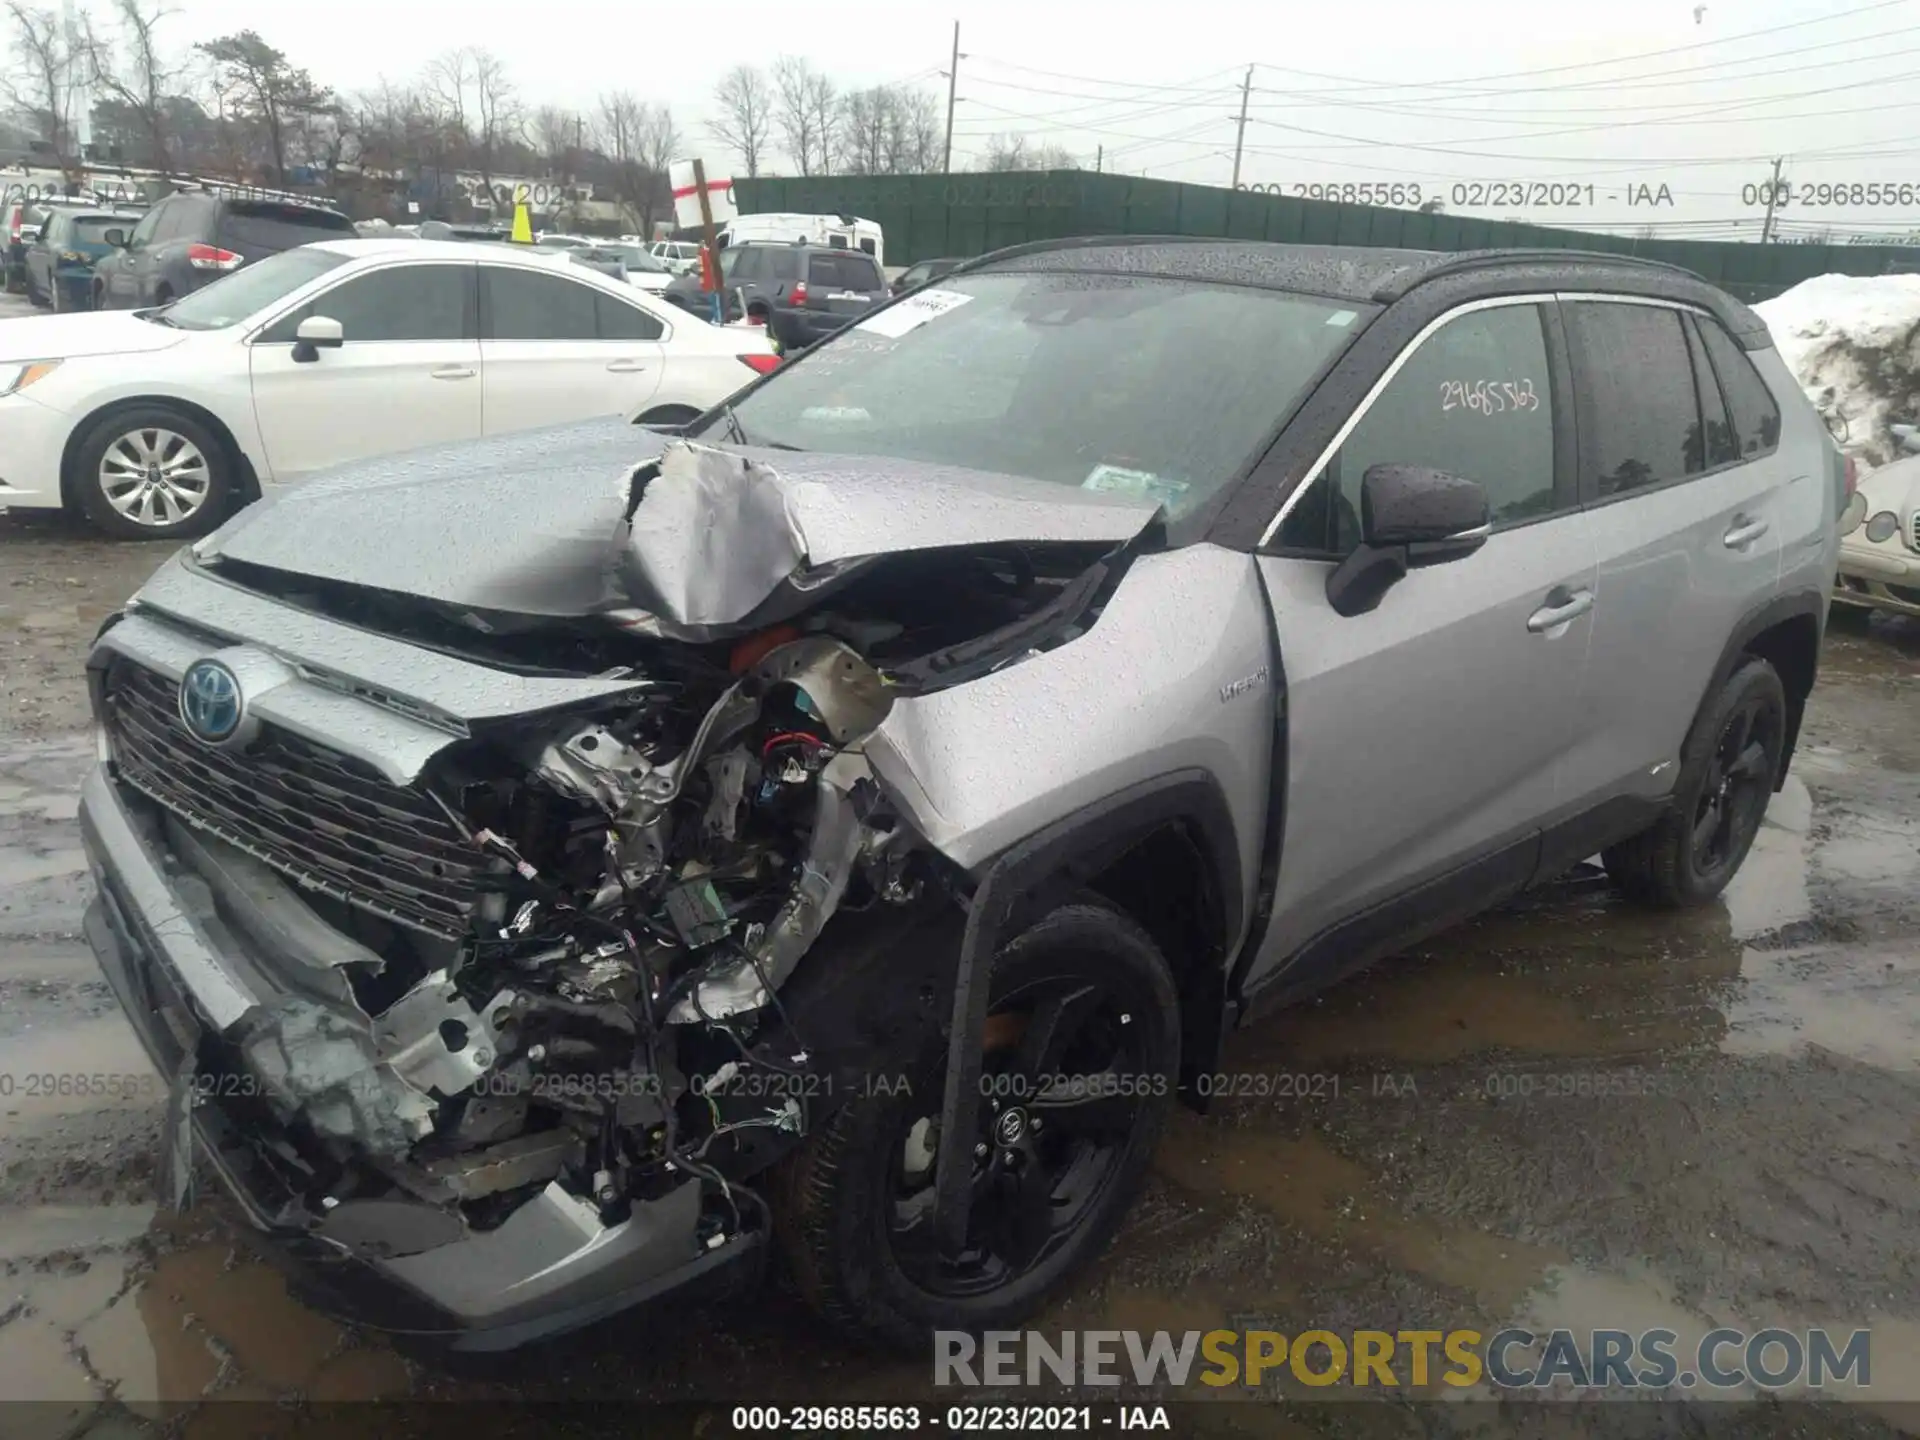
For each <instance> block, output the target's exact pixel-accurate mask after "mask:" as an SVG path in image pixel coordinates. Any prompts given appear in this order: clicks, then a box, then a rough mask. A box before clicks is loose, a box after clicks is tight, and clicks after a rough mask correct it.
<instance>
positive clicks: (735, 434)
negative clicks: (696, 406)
mask: <svg viewBox="0 0 1920 1440" xmlns="http://www.w3.org/2000/svg"><path fill="white" fill-rule="evenodd" d="M720 414H721V415H722V416H723V417H724V418H725V420H726V422H727V438H728V439H729V440H731V441H733V443H734V444H736V445H746V444H749V443H751V442H749V441H748V439H747V432H746V431H744V430H742V429H741V428H740V417H739V416H738V415H736V414H734V413H733V406H731V405H723V406H721V407H720Z"/></svg>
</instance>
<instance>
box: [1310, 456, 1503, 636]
mask: <svg viewBox="0 0 1920 1440" xmlns="http://www.w3.org/2000/svg"><path fill="white" fill-rule="evenodd" d="M1492 529H1493V523H1492V519H1491V514H1490V512H1489V510H1488V507H1487V492H1486V491H1484V490H1482V489H1481V488H1480V487H1479V486H1478V485H1477V484H1475V483H1474V482H1473V481H1471V480H1463V479H1461V478H1460V477H1459V476H1458V475H1449V474H1448V473H1447V472H1446V471H1444V470H1435V469H1432V468H1430V467H1428V466H1425V465H1372V466H1369V467H1368V469H1367V473H1366V475H1365V476H1364V477H1363V478H1362V479H1361V481H1360V544H1359V545H1358V546H1357V547H1356V548H1355V549H1354V552H1353V553H1352V554H1351V555H1349V556H1347V558H1346V559H1344V560H1342V561H1341V562H1340V563H1339V565H1337V566H1336V567H1334V570H1333V572H1332V573H1331V574H1329V575H1328V576H1327V603H1328V604H1329V605H1331V606H1332V607H1333V608H1334V611H1335V612H1336V613H1337V614H1340V615H1364V614H1366V613H1367V612H1368V611H1369V610H1372V609H1373V608H1374V607H1375V606H1377V605H1378V604H1379V603H1380V599H1381V597H1382V596H1383V595H1385V594H1386V593H1387V591H1388V590H1389V589H1391V588H1392V587H1393V586H1394V585H1395V584H1396V583H1397V582H1399V581H1400V580H1402V579H1404V578H1405V576H1406V573H1407V572H1408V571H1409V570H1417V569H1420V568H1422V567H1424V566H1427V565H1444V564H1446V563H1447V562H1448V561H1450V560H1461V559H1464V558H1465V557H1467V556H1468V555H1471V554H1473V552H1474V551H1476V550H1478V549H1479V548H1480V547H1481V546H1482V545H1484V544H1486V543H1487V536H1488V535H1489V534H1490V533H1491V532H1492Z"/></svg>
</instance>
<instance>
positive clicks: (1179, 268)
mask: <svg viewBox="0 0 1920 1440" xmlns="http://www.w3.org/2000/svg"><path fill="white" fill-rule="evenodd" d="M999 268H1007V269H1019V270H1026V271H1073V270H1078V271H1101V272H1104V273H1108V274H1121V275H1128V274H1131V275H1153V276H1158V277H1161V278H1163V279H1169V280H1197V281H1210V282H1213V283H1215V284H1226V285H1246V286H1252V287H1255V288H1258V289H1263V290H1286V291H1290V292H1293V293H1295V294H1305V295H1319V296H1324V297H1325V298H1327V299H1330V300H1345V301H1349V302H1354V303H1371V304H1376V305H1389V304H1392V303H1393V302H1394V301H1395V300H1398V299H1400V298H1401V297H1402V296H1404V295H1407V294H1408V293H1410V292H1411V291H1413V290H1414V289H1416V288H1418V287H1420V286H1422V285H1426V284H1428V283H1430V282H1433V281H1438V280H1443V279H1448V278H1452V277H1459V278H1460V279H1461V280H1462V281H1467V280H1469V279H1477V280H1479V281H1481V282H1482V285H1481V286H1480V287H1476V288H1488V287H1491V288H1492V289H1494V290H1503V289H1504V290H1515V289H1555V288H1558V289H1563V290H1566V289H1579V288H1592V289H1598V290H1605V291H1614V292H1623V293H1627V294H1644V295H1652V296H1658V297H1661V298H1666V299H1673V300H1681V301H1689V302H1691V303H1693V304H1696V305H1701V306H1704V307H1705V308H1707V309H1709V310H1711V311H1712V312H1713V313H1714V314H1715V315H1716V316H1718V317H1719V318H1720V320H1721V321H1722V322H1723V323H1725V324H1726V325H1727V327H1728V328H1729V329H1730V330H1732V331H1733V332H1734V334H1736V335H1738V336H1740V337H1741V339H1742V340H1743V341H1748V342H1749V344H1748V348H1750V349H1751V348H1758V346H1764V345H1766V344H1770V343H1771V341H1770V340H1769V339H1768V338H1767V329H1766V325H1765V323H1764V322H1763V321H1761V319H1760V318H1759V317H1758V316H1757V315H1755V314H1754V313H1753V312H1752V311H1751V310H1749V309H1747V307H1746V306H1745V305H1743V304H1741V303H1740V302H1739V301H1738V300H1735V299H1734V298H1733V297H1732V296H1730V295H1728V294H1727V293H1726V292H1725V291H1723V290H1721V289H1719V288H1718V287H1716V286H1715V285H1713V284H1712V283H1711V282H1710V281H1707V280H1703V279H1701V278H1700V277H1699V276H1698V275H1695V274H1694V273H1693V272H1692V271H1690V270H1683V269H1681V268H1680V267H1679V266H1677V265H1668V264H1665V263H1663V262H1661V261H1657V260H1646V259H1641V258H1640V257H1638V256H1633V255H1615V254H1612V253H1609V252H1605V251H1593V250H1546V249H1538V250H1536V249H1526V250H1521V249H1514V250H1463V251H1442V250H1394V249H1387V248H1384V247H1381V248H1374V247H1371V246H1357V245H1355V246H1347V245H1288V244H1282V243H1280V242H1278V241H1273V240H1222V239H1211V238H1206V237H1188V236H1178V235H1140V236H1132V235H1123V236H1111V235H1103V236H1083V237H1076V238H1071V239H1065V240H1039V241H1034V242H1032V243H1030V244H1026V245H1014V246H1010V247H1008V248H1007V249H1004V250H996V251H993V252H992V253H990V254H987V255H982V256H980V257H979V258H978V259H976V260H969V261H968V262H966V263H965V264H964V265H962V266H960V267H959V269H960V270H961V271H962V272H965V271H978V270H986V269H999ZM1754 341H1757V342H1758V346H1756V345H1755V344H1754V343H1752V342H1754Z"/></svg>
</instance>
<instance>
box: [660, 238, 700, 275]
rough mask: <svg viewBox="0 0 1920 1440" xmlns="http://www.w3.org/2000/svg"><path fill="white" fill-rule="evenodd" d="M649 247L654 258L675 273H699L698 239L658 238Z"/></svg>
mask: <svg viewBox="0 0 1920 1440" xmlns="http://www.w3.org/2000/svg"><path fill="white" fill-rule="evenodd" d="M647 248H648V249H649V250H650V251H651V252H652V254H653V257H654V259H656V260H658V261H660V262H661V263H662V264H664V265H665V266H666V267H667V269H669V270H671V271H672V272H673V273H674V274H675V275H687V274H698V273H699V270H700V242H699V241H697V240H656V241H654V242H653V244H652V245H650V246H648V247H647Z"/></svg>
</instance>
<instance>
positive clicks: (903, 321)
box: [854, 290, 973, 340]
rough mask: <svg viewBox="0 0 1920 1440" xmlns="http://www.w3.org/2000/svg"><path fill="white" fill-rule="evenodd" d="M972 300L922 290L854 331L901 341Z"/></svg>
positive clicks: (951, 293) (952, 292)
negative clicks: (910, 332)
mask: <svg viewBox="0 0 1920 1440" xmlns="http://www.w3.org/2000/svg"><path fill="white" fill-rule="evenodd" d="M971 299H973V297H972V296H971V295H962V294H961V293H960V292H959V291H958V290H918V291H915V292H914V293H913V294H912V295H909V296H908V297H907V298H906V299H905V300H902V301H901V302H900V303H899V304H898V305H889V306H888V307H887V308H886V309H884V310H882V311H881V312H880V313H879V314H877V315H873V316H869V317H868V318H867V319H865V320H862V321H861V322H860V323H859V324H858V325H857V326H855V327H854V328H855V329H857V330H869V331H872V332H873V333H874V334H875V335H886V336H890V337H891V338H893V339H895V340H898V339H899V338H900V337H901V336H902V335H904V334H906V333H907V332H908V331H909V330H918V329H919V328H920V327H921V326H922V325H924V324H926V323H927V322H928V321H929V320H937V319H939V318H940V317H941V316H942V315H944V314H946V313H947V312H948V311H949V310H957V309H959V308H960V307H961V306H962V305H964V304H966V303H967V302H968V301H969V300H971Z"/></svg>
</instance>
